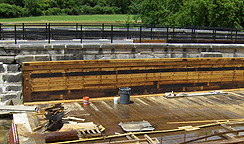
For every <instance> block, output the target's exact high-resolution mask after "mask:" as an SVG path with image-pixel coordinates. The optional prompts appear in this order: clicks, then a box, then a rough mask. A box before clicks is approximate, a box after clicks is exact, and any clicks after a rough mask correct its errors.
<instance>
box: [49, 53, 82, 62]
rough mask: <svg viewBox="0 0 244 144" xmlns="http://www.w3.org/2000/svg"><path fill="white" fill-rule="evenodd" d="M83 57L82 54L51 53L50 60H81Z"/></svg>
mask: <svg viewBox="0 0 244 144" xmlns="http://www.w3.org/2000/svg"><path fill="white" fill-rule="evenodd" d="M83 59H84V57H83V55H82V54H77V55H73V54H66V55H53V56H52V57H51V60H52V61H60V60H83Z"/></svg>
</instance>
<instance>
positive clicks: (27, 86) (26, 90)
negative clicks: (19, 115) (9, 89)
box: [23, 71, 32, 101]
mask: <svg viewBox="0 0 244 144" xmlns="http://www.w3.org/2000/svg"><path fill="white" fill-rule="evenodd" d="M30 80H31V78H30V71H23V95H24V97H23V99H24V101H31V100H32V98H31V81H30Z"/></svg>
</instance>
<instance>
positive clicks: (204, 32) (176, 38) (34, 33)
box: [0, 23, 244, 44]
mask: <svg viewBox="0 0 244 144" xmlns="http://www.w3.org/2000/svg"><path fill="white" fill-rule="evenodd" d="M73 39H79V40H80V42H81V43H82V42H83V40H85V39H110V40H111V43H113V42H114V40H121V39H134V40H138V42H140V43H141V42H143V41H144V40H165V41H166V42H168V43H178V42H180V43H184V42H187V43H244V32H243V29H240V28H219V27H192V26H162V25H132V24H124V25H105V24H90V25H88V24H79V23H73V24H70V23H67V24H66V23H62V24H58V23H37V24H36V23H35V24H29V23H22V24H5V23H4V24H3V23H2V24H0V40H15V44H17V41H18V40H46V41H48V43H49V44H50V43H51V40H73Z"/></svg>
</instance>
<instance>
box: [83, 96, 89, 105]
mask: <svg viewBox="0 0 244 144" xmlns="http://www.w3.org/2000/svg"><path fill="white" fill-rule="evenodd" d="M83 104H84V105H89V97H83Z"/></svg>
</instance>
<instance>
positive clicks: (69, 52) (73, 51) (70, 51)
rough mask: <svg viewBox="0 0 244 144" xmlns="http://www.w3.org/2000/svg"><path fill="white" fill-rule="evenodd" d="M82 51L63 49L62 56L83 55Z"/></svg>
mask: <svg viewBox="0 0 244 144" xmlns="http://www.w3.org/2000/svg"><path fill="white" fill-rule="evenodd" d="M83 53H84V50H82V49H65V50H64V54H83Z"/></svg>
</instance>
